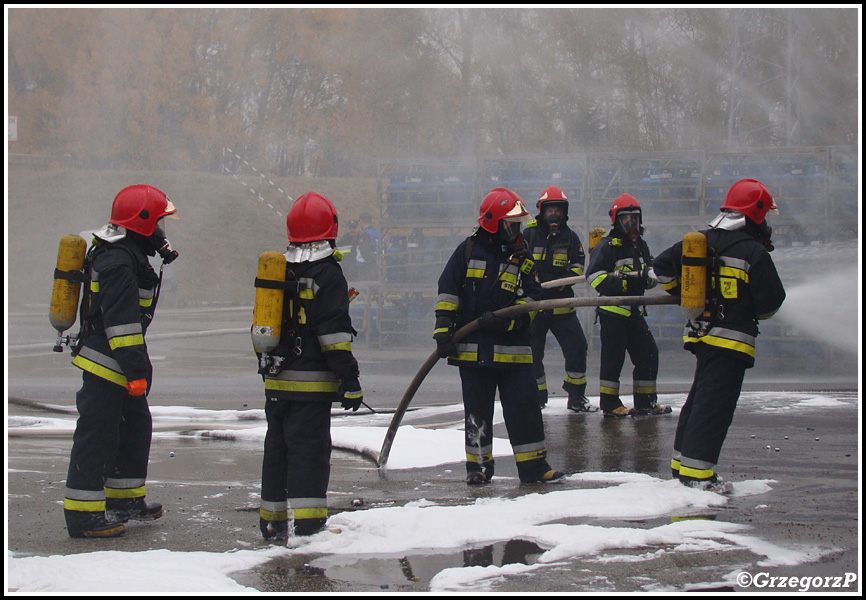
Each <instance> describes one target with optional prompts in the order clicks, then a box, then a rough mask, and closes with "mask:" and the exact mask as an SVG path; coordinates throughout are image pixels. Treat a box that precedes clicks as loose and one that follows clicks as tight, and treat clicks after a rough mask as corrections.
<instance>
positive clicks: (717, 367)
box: [655, 179, 785, 492]
mask: <svg viewBox="0 0 866 600" xmlns="http://www.w3.org/2000/svg"><path fill="white" fill-rule="evenodd" d="M776 208H777V207H776V203H775V201H774V200H773V196H772V194H771V193H770V191H769V190H768V189H767V188H766V186H764V184H762V183H761V182H760V181H756V180H754V179H741V180H740V181H737V182H736V183H734V184H733V185H732V186H731V187H730V189H728V191H727V193H726V194H725V199H724V202H723V203H722V207H721V212H720V213H719V214H718V215H717V216H716V217H715V218H714V219H713V220H712V221H711V222H710V223H709V229H707V230H705V231H702V232H701V233H703V234H704V235H705V236H706V242H707V255H708V257H710V258H711V260H710V261H709V262H710V266H709V268H708V273H707V296H706V298H707V300H706V310H705V311H704V312H703V313H702V314H700V316H698V317H696V318H693V319H691V320H689V322H688V324H687V325H686V329H685V334H684V336H683V340H684V347H685V348H686V349H687V350H689V351H690V352H692V353H693V354H694V355H695V357H696V359H697V366H696V368H695V376H694V381H693V382H692V387H691V389H690V390H689V394H688V396H687V398H686V402H685V404H684V405H683V407H682V409H681V411H680V417H679V421H678V422H677V429H676V435H675V437H674V451H673V459H672V460H671V469H672V471H673V475H674V477H675V478H678V479H679V480H680V482H682V483H683V484H684V485H687V486H690V487H698V488H700V489H709V490H712V491H721V492H724V491H728V489H729V488H730V486H729V484H728V483H726V482H724V481H723V480H722V479H721V478H720V477H719V476H718V475H717V474H716V473H715V466H716V464H717V463H718V460H719V454H720V453H721V449H722V444H723V443H724V441H725V437H726V436H727V432H728V428H729V427H730V425H731V421H732V420H733V418H734V410H735V409H736V406H737V400H738V398H739V395H740V390H741V389H742V385H743V379H744V377H745V372H746V369H748V368H751V367H752V366H754V364H755V338H756V337H757V335H758V325H757V322H758V320H761V319H768V318H770V317H771V316H772V315H773V314H775V313H776V311H777V310H779V307H781V305H782V302H783V301H784V300H785V289H784V287H783V286H782V281H781V280H780V279H779V274H778V273H777V271H776V267H775V265H774V264H773V259H772V258H771V257H770V252H771V251H772V250H773V244H772V241H771V239H770V236H771V233H772V229H771V228H770V227H769V225H768V224H767V219H766V217H767V213H768V212H769V211H770V210H774V211H776ZM776 212H777V211H776ZM682 247H683V243H682V242H677V243H676V244H674V245H673V246H672V247H670V248H668V249H667V250H665V251H664V252H662V253H661V254H660V255H659V256H658V258H657V259H656V261H655V271H656V274H657V277H658V280H659V282H660V284H661V286H662V289H664V290H665V291H667V292H668V293H669V294H672V295H675V296H679V295H680V289H681V288H680V277H681V275H680V274H681V269H682V262H683V258H682V252H683V250H682Z"/></svg>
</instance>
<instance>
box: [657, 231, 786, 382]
mask: <svg viewBox="0 0 866 600" xmlns="http://www.w3.org/2000/svg"><path fill="white" fill-rule="evenodd" d="M701 233H703V234H704V235H706V236H707V254H708V256H710V255H713V254H715V255H716V261H715V266H713V265H711V266H710V267H709V268H708V270H707V310H705V311H704V313H703V314H702V315H701V316H700V317H698V318H697V319H696V320H695V322H693V323H692V322H690V323H689V324H687V325H686V329H685V333H684V334H683V342H684V347H685V348H686V349H689V350H692V349H693V347H694V345H695V344H698V343H702V344H708V345H710V346H714V347H717V348H723V349H725V350H730V351H732V352H736V353H738V354H739V356H741V357H742V358H743V359H744V360H745V361H746V362H747V364H748V366H749V367H751V366H753V365H754V364H755V339H756V338H757V336H758V321H759V320H761V319H769V318H770V317H771V316H773V315H774V314H775V313H776V311H778V310H779V308H780V307H781V306H782V302H784V300H785V288H784V287H783V285H782V280H781V279H780V278H779V274H778V272H777V271H776V265H775V264H774V263H773V259H772V258H771V257H770V253H769V252H767V250H766V249H765V248H764V246H763V245H762V244H761V242H760V241H758V239H757V238H755V237H754V236H752V235H750V234H748V233H746V232H744V231H742V230H734V231H729V230H726V229H709V230H706V231H702V232H701ZM682 257H683V243H682V242H677V243H676V244H674V245H673V246H671V247H670V248H668V249H667V250H665V251H664V252H662V253H661V254H660V255H659V256H658V258H657V259H656V261H655V265H654V270H655V273H656V276H657V277H658V280H659V283H660V284H661V286H662V289H664V290H665V291H667V292H668V293H669V294H672V295H674V296H679V294H680V286H679V280H680V276H681V275H680V274H681V273H682Z"/></svg>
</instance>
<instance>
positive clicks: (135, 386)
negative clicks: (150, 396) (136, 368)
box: [123, 379, 147, 396]
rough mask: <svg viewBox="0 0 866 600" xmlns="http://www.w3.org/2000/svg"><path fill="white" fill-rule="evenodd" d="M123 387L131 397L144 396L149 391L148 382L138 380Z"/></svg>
mask: <svg viewBox="0 0 866 600" xmlns="http://www.w3.org/2000/svg"><path fill="white" fill-rule="evenodd" d="M123 387H125V388H126V391H127V392H129V395H130V396H143V395H144V393H145V392H146V391H147V380H146V379H136V380H135V381H130V382H129V383H127V384H126V385H125V386H123Z"/></svg>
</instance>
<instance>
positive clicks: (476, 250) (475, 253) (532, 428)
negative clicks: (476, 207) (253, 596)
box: [436, 229, 551, 481]
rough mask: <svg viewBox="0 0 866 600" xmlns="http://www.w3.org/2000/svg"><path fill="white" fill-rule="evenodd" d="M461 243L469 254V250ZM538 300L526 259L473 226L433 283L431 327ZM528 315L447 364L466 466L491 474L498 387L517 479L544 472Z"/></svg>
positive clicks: (457, 324)
mask: <svg viewBox="0 0 866 600" xmlns="http://www.w3.org/2000/svg"><path fill="white" fill-rule="evenodd" d="M467 244H468V245H469V250H468V251H467ZM540 295H541V286H540V285H539V283H538V281H537V279H536V274H535V270H534V268H533V266H532V262H531V261H530V260H527V259H526V258H525V257H522V256H519V255H516V254H514V251H513V250H510V249H508V248H507V247H505V246H503V245H502V244H501V243H499V242H498V241H496V239H495V238H494V237H493V236H492V235H491V234H490V233H488V232H487V231H485V230H483V229H479V230H478V231H477V232H476V233H475V234H473V235H472V236H471V237H470V238H468V239H467V240H464V241H463V242H462V243H461V244H460V245H459V246H458V247H457V249H456V250H455V251H454V253H453V254H452V255H451V258H450V259H449V260H448V263H447V264H446V266H445V269H444V271H443V272H442V275H441V276H440V278H439V296H438V299H437V303H436V317H437V330H438V329H439V328H440V327H441V326H442V324H443V323H446V322H447V323H451V327H452V328H453V329H460V328H461V327H462V326H464V325H466V324H467V323H469V322H470V321H473V320H475V319H478V318H479V317H481V316H482V315H483V314H484V313H486V312H491V311H496V310H499V309H501V308H505V307H508V306H512V305H514V304H520V303H525V302H526V301H527V300H529V299H533V300H536V299H538V298H539V297H540ZM529 323H530V316H529V315H528V314H523V315H519V316H518V317H516V318H514V319H509V320H502V323H501V325H500V326H499V327H498V328H496V329H479V330H478V331H475V332H473V333H471V334H470V335H468V336H466V337H465V338H464V339H462V340H461V341H460V342H459V343H457V349H456V353H454V354H452V355H451V356H449V357H448V363H449V364H450V365H455V366H458V367H460V378H461V381H462V385H463V404H464V409H465V422H466V428H465V433H466V435H465V442H466V469H467V472H468V473H470V474H471V473H472V472H473V471H476V472H477V471H481V470H482V468H483V470H484V473H485V474H486V479H487V480H488V481H489V479H490V477H491V476H492V474H493V412H494V401H495V395H496V391H497V389H498V390H499V395H500V401H501V403H502V411H503V416H504V418H505V425H506V428H507V430H508V437H509V440H510V442H511V446H512V449H513V451H514V457H515V460H516V462H517V471H518V474H519V476H520V480H521V481H539V480H540V479H541V476H542V475H544V474H545V473H547V472H549V471H550V470H551V469H550V466H549V465H548V463H547V460H546V456H547V448H546V444H545V439H544V425H543V422H542V417H541V409H540V407H539V406H538V403H537V401H536V386H535V380H534V378H533V373H532V349H531V347H530V337H529Z"/></svg>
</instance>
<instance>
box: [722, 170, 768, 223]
mask: <svg viewBox="0 0 866 600" xmlns="http://www.w3.org/2000/svg"><path fill="white" fill-rule="evenodd" d="M778 209H779V207H778V206H776V201H775V200H773V195H772V194H771V193H770V190H768V189H767V186H765V185H764V184H763V183H761V182H760V181H758V180H756V179H740V180H739V181H737V182H736V183H734V185H732V186H731V187H730V188H729V189H728V193H726V194H725V201H724V202H723V203H722V208H721V210H735V211H737V212H738V213H742V214H744V215H746V216H747V217H749V218H750V219H751V220H753V221H754V222H755V223H757V224H758V225H760V224H761V223H763V222H764V219H765V218H766V217H767V213H768V212H769V211H771V210H778Z"/></svg>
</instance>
